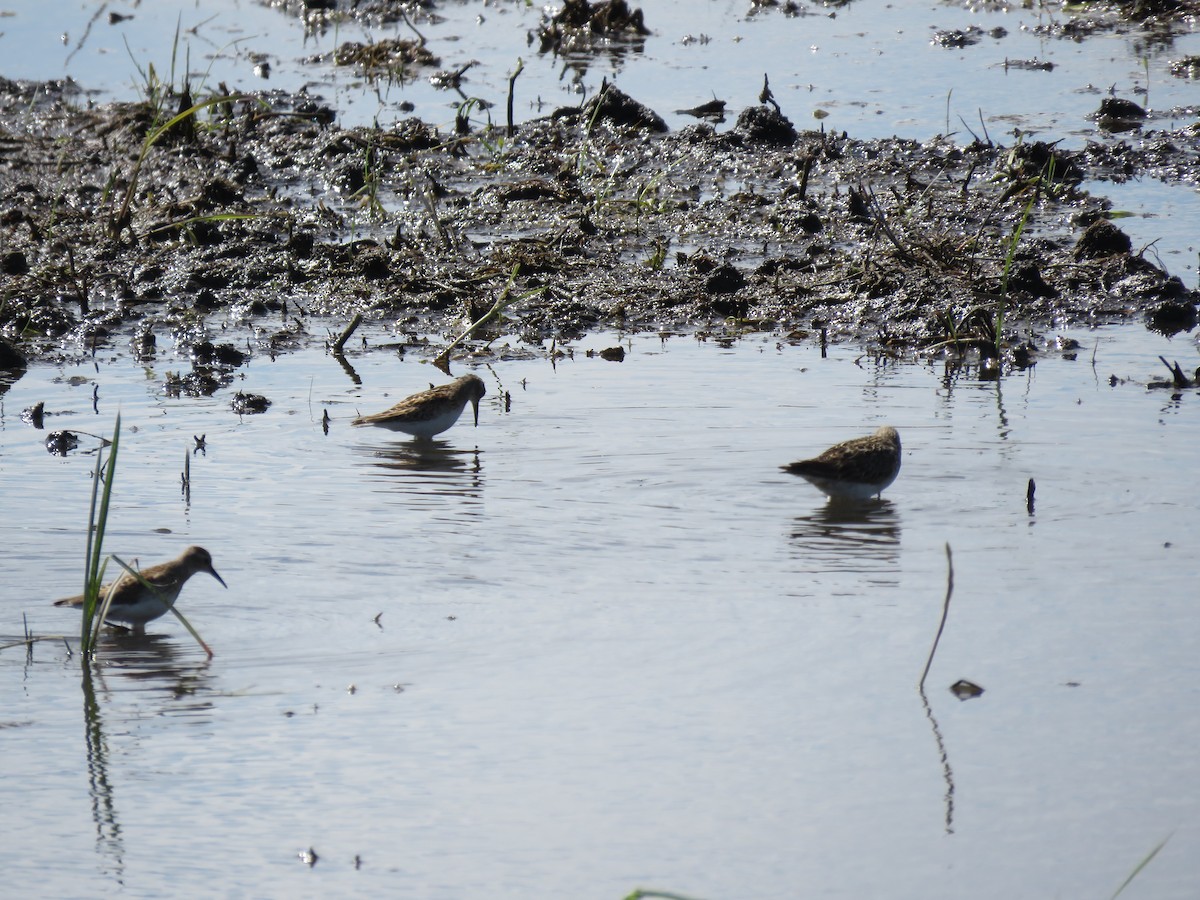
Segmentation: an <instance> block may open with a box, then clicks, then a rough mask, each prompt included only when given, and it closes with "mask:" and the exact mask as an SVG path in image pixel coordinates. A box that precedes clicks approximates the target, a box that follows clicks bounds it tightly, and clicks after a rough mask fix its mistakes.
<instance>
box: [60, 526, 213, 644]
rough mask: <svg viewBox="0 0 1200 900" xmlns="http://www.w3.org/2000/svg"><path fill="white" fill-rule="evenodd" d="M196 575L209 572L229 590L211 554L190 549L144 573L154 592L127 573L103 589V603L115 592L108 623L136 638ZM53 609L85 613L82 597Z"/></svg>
mask: <svg viewBox="0 0 1200 900" xmlns="http://www.w3.org/2000/svg"><path fill="white" fill-rule="evenodd" d="M197 572H207V573H208V574H209V575H211V576H212V577H213V578H215V579H217V581H219V582H221V587H223V588H226V589H228V587H229V586H228V585H227V584H225V579H223V578H222V577H221V576H220V575H218V574H217V570H216V569H214V568H213V564H212V556H211V555H210V554H209V552H208V551H207V550H205V549H204V548H203V547H188V548H187V549H186V550H184V551H183V553H182V554H181V555H180V556H178V557H177V558H175V559H173V560H171V561H170V562H165V563H160V564H159V565H157V566H151V567H150V568H148V569H142V570H141V576H142V578H143V579H144V580H145V581H147V582H149V583H150V584H151V585H153V588H149V587H146V585H145V584H143V583H142V582H141V581H139V580H138V579H137V578H134V577H133V576H132V575H130V574H129V573H128V572H122V574H121V577H120V578H118V579H117V580H116V582H115V583H110V584H106V585H104V587H102V588H100V602H101V603H103V602H104V598H105V597H106V596H107V595H108V591H109V588H110V587H112V591H113V597H112V603H111V604H110V605H109V607H108V616H107V617H106V619H105V621H106V622H108V623H109V624H117V625H127V626H129V627H130V628H132V629H133V631H134V633H135V634H141V633H143V632H144V631H145V627H146V623H147V622H152V621H153V620H155V619H157V618H158V617H159V616H161V615H163V614H165V613H166V612H168V611H169V610H170V609H171V607H172V606H174V605H175V600H176V599H177V598H178V597H179V592H180V591H181V590H183V585H184V584H185V583H186V582H187V580H188V579H189V578H191V577H192V576H193V575H195V574H196V573H197ZM114 584H115V587H114V586H113V585H114ZM54 605H55V606H71V607H74V608H75V609H82V608H83V595H82V594H81V595H80V596H78V597H67V598H65V599H63V600H55V601H54ZM97 611H99V607H97Z"/></svg>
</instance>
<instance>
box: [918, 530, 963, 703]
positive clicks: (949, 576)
mask: <svg viewBox="0 0 1200 900" xmlns="http://www.w3.org/2000/svg"><path fill="white" fill-rule="evenodd" d="M946 566H947V572H946V599H945V601H944V602H943V603H942V621H941V622H939V623H938V630H937V634H936V635H934V638H933V646H932V647H930V648H929V659H927V660H926V661H925V671H924V672H922V673H921V680H920V681H919V682H918V683H917V687H918V689H920V690H921V691H924V690H925V678H926V677H927V676H928V675H929V667H930V666H932V665H933V655H934V654H935V653H937V648H938V641H940V640H941V639H942V631H943V630H945V628H946V617H947V616H949V615H950V597H951V595H952V594H953V593H954V556H953V555H952V554H951V552H950V544H949V543H947V544H946Z"/></svg>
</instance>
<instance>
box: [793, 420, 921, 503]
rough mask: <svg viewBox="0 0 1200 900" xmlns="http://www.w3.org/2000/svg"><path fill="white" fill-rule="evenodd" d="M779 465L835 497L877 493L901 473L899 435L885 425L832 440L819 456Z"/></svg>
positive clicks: (865, 496)
mask: <svg viewBox="0 0 1200 900" xmlns="http://www.w3.org/2000/svg"><path fill="white" fill-rule="evenodd" d="M782 468H783V470H784V471H785V472H791V473H792V474H793V475H799V476H800V477H801V478H804V479H805V480H807V481H808V482H810V483H811V484H814V485H816V486H817V487H818V488H820V489H821V490H822V491H824V492H825V493H826V494H828V495H829V497H830V498H831V499H834V500H867V499H869V498H871V497H878V496H879V495H880V494H881V493H882V492H883V489H884V488H885V487H887V486H888V485H889V484H891V483H892V482H893V481H895V480H896V476H897V475H899V474H900V435H899V434H898V433H897V432H896V429H895V428H892V427H891V426H890V425H884V426H883V427H882V428H879V429H878V430H877V431H876V432H875V433H874V434H872V435H868V436H867V437H861V438H855V439H854V440H851V441H843V442H842V443H840V444H834V445H833V446H832V447H830V448H829V449H828V450H826V451H825V452H824V453H822V454H821V455H820V456H816V457H813V458H812V459H803V460H800V461H799V462H794V463H791V464H789V465H786V466H783V467H782Z"/></svg>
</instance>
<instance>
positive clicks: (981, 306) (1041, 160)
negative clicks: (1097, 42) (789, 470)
mask: <svg viewBox="0 0 1200 900" xmlns="http://www.w3.org/2000/svg"><path fill="white" fill-rule="evenodd" d="M758 99H759V100H760V102H759V103H756V104H753V105H750V106H747V107H745V108H744V109H742V110H741V111H740V112H737V113H735V112H734V111H733V110H730V111H729V112H728V113H727V115H729V117H730V118H731V119H734V118H736V122H735V123H734V124H732V125H731V126H726V127H725V129H724V130H718V128H717V127H715V126H714V125H712V124H709V123H707V122H705V121H703V120H700V121H698V123H697V124H696V125H693V126H690V127H687V128H685V129H682V130H679V131H676V132H667V130H666V127H665V125H663V124H662V119H661V118H660V117H659V116H658V115H657V114H656V113H655V112H654V111H652V110H648V109H646V108H644V107H642V106H641V105H640V104H638V103H637V100H636V98H632V97H628V96H626V95H624V94H623V93H621V92H620V91H619V90H618V89H617V88H616V87H606V89H605V90H603V91H602V92H600V93H599V94H597V95H595V96H593V97H592V98H590V99H589V100H588V101H587V102H586V103H584V104H583V106H582V107H581V108H574V109H560V110H557V111H555V112H554V113H552V114H550V115H547V116H545V117H544V118H541V119H538V120H535V121H530V122H523V123H519V124H518V125H516V126H515V128H514V129H513V133H512V134H511V135H510V134H509V131H508V127H507V125H506V123H504V122H502V121H498V119H503V113H502V111H496V110H493V111H490V112H488V113H487V115H486V116H483V115H482V114H481V112H480V111H479V110H477V109H476V110H470V109H469V110H466V111H465V112H464V114H463V115H462V116H461V117H460V120H459V123H458V127H457V128H456V129H454V130H453V131H451V132H447V131H439V130H438V129H436V128H434V127H432V126H430V125H428V124H426V123H424V122H422V121H420V120H418V119H415V118H409V119H403V118H402V119H400V120H398V121H396V122H395V123H394V124H392V125H388V126H385V127H377V128H347V129H342V128H338V127H336V126H335V125H333V124H332V123H333V122H334V120H335V119H336V114H335V111H334V110H332V109H330V108H329V107H327V106H325V105H324V104H323V103H322V101H321V100H320V98H317V97H308V96H290V95H282V94H279V93H263V94H257V95H246V94H239V93H235V92H229V93H227V94H225V95H224V99H218V98H216V97H208V98H194V99H193V98H191V97H190V96H188V95H187V94H186V93H185V94H184V95H183V96H180V95H179V94H178V93H176V92H174V91H172V90H170V89H169V88H164V89H163V90H162V91H161V92H160V93H159V94H158V95H157V96H152V97H147V98H146V99H145V100H143V101H141V102H137V103H116V104H111V105H105V106H97V107H94V108H93V107H90V106H89V104H88V101H87V97H86V95H85V94H83V93H82V92H81V91H80V90H79V89H78V88H77V87H76V86H75V85H73V84H61V83H49V84H47V83H42V84H30V83H17V82H11V81H3V80H0V114H2V115H3V122H4V125H3V126H2V127H0V208H2V214H0V284H2V285H3V287H2V288H0V330H2V333H3V335H4V337H5V338H6V340H7V342H8V344H9V345H10V346H9V348H8V349H9V351H12V352H15V353H17V354H19V355H20V358H23V359H25V360H36V359H39V358H47V357H54V356H57V355H62V354H67V355H70V354H76V353H79V352H81V351H87V350H88V349H90V348H93V347H96V346H100V345H103V344H106V343H113V344H117V343H120V342H127V343H128V344H129V346H130V348H131V352H132V353H133V355H134V356H135V357H137V358H139V359H150V358H153V356H154V354H155V348H156V342H157V337H156V336H158V335H165V334H168V333H169V334H171V335H172V336H173V337H174V338H176V339H178V340H181V341H182V342H183V344H184V345H185V346H193V345H194V346H197V347H199V348H201V349H200V350H199V351H197V354H196V365H197V366H198V367H201V368H204V367H209V366H212V365H226V366H236V365H237V364H239V361H238V356H237V354H236V353H229V352H228V351H224V352H225V354H226V357H227V359H226V360H225V362H222V361H221V360H220V358H219V357H220V354H218V353H216V351H215V350H214V349H213V348H214V346H217V347H219V346H222V341H224V342H225V343H224V345H230V344H231V343H232V342H231V340H230V338H229V336H228V335H226V336H222V335H221V332H222V331H223V330H224V331H227V332H228V331H231V332H232V333H234V334H237V333H238V331H239V329H243V330H244V334H237V338H236V343H237V344H238V346H240V347H244V348H246V349H247V350H248V351H251V352H253V351H256V350H260V351H268V352H286V350H287V349H288V348H289V347H295V346H300V345H306V344H309V343H311V342H313V341H328V340H329V336H328V334H329V326H328V323H321V324H320V325H316V324H312V323H310V321H309V317H311V316H320V317H331V318H332V319H334V320H344V321H348V320H349V319H350V318H351V317H352V316H353V315H354V314H356V313H361V314H362V315H363V316H364V317H365V318H366V319H367V320H368V321H369V322H370V321H373V322H375V323H377V327H386V328H387V330H388V331H389V332H390V333H391V334H393V335H395V337H396V341H397V342H399V343H400V344H404V343H405V341H406V340H411V341H412V342H414V343H416V341H417V338H416V336H417V335H422V334H439V333H444V334H447V335H450V334H457V333H458V332H460V331H461V330H462V329H463V327H464V325H465V323H467V322H469V321H472V320H474V319H475V318H477V317H478V316H479V315H481V314H482V313H483V312H484V311H486V310H487V309H488V308H489V307H490V306H491V305H492V304H493V302H494V301H495V300H496V298H497V297H498V296H500V294H501V292H503V291H504V290H505V289H506V287H507V289H508V290H509V292H510V295H511V296H513V297H515V298H519V299H517V300H515V301H514V302H513V303H512V304H511V305H510V306H509V307H508V308H507V309H506V311H505V322H504V324H503V325H502V326H500V327H501V328H502V330H503V331H505V332H506V333H510V334H516V335H518V336H519V337H520V338H521V339H522V340H524V341H527V342H529V344H530V345H531V346H532V345H537V346H541V345H543V344H544V342H546V341H547V340H548V339H550V338H555V339H557V340H559V341H563V340H570V339H572V338H575V337H578V336H580V335H582V334H585V333H587V332H590V331H594V330H600V329H604V330H607V329H620V330H628V331H650V330H671V331H676V330H688V331H700V332H711V333H714V334H718V335H722V336H734V337H735V336H736V335H737V334H739V333H744V332H747V331H769V332H774V333H778V334H779V335H780V336H781V337H786V338H788V339H793V340H802V339H806V338H810V337H811V338H813V339H821V340H828V341H845V340H849V341H856V342H859V343H861V344H863V345H864V346H867V347H869V348H874V349H875V350H877V351H879V352H884V353H894V354H902V355H911V354H947V355H951V356H967V357H970V356H972V355H974V356H975V357H977V358H982V359H985V360H988V359H997V360H998V361H999V362H1000V363H1001V365H1002V366H1005V365H1016V366H1022V365H1027V364H1028V363H1029V362H1030V361H1031V359H1035V358H1036V354H1037V353H1038V352H1039V351H1043V350H1045V349H1047V348H1055V347H1056V345H1055V343H1054V337H1053V335H1052V334H1051V333H1050V332H1052V330H1053V329H1058V328H1063V327H1066V326H1069V325H1090V324H1101V323H1112V322H1120V321H1130V320H1135V321H1140V320H1144V321H1146V322H1147V323H1148V324H1149V325H1150V326H1151V327H1154V328H1155V329H1157V330H1161V331H1164V332H1167V333H1174V332H1176V331H1180V330H1185V329H1190V328H1192V327H1194V325H1195V322H1196V306H1197V302H1198V301H1200V295H1198V294H1197V292H1196V291H1194V290H1190V289H1188V288H1187V287H1186V286H1185V285H1184V284H1183V283H1182V282H1181V281H1180V280H1179V279H1178V278H1176V277H1173V276H1171V275H1170V274H1169V273H1167V272H1165V271H1163V270H1162V269H1161V268H1160V267H1159V266H1157V265H1155V264H1154V263H1153V262H1152V261H1151V260H1150V259H1148V258H1147V257H1146V256H1145V255H1144V253H1143V252H1141V251H1142V250H1143V249H1144V248H1138V247H1134V246H1132V245H1131V243H1130V241H1129V239H1128V237H1126V236H1125V235H1124V234H1123V233H1122V232H1120V230H1119V227H1117V226H1116V225H1114V224H1113V223H1111V222H1110V221H1109V220H1108V219H1107V217H1106V216H1107V213H1108V212H1109V208H1110V204H1109V203H1108V201H1106V200H1105V199H1104V198H1103V197H1098V196H1093V195H1090V194H1088V193H1087V192H1085V191H1082V190H1081V189H1080V188H1079V184H1080V183H1081V182H1082V181H1084V180H1090V181H1095V180H1105V179H1111V180H1121V179H1125V178H1129V177H1134V176H1137V175H1141V174H1150V175H1153V176H1155V177H1158V178H1161V179H1165V180H1172V179H1174V180H1186V179H1189V178H1194V175H1193V174H1191V173H1194V172H1195V171H1196V170H1197V155H1198V153H1197V146H1198V143H1200V142H1198V140H1197V127H1196V126H1193V127H1192V128H1189V129H1183V130H1179V131H1175V132H1169V131H1153V130H1148V131H1145V132H1144V133H1141V132H1139V133H1138V134H1137V135H1136V136H1135V137H1131V138H1126V139H1125V140H1121V141H1113V142H1111V143H1106V144H1093V145H1089V147H1088V148H1087V149H1085V150H1083V151H1080V152H1077V153H1067V152H1064V151H1061V150H1059V149H1057V148H1055V147H1054V146H1053V145H1051V144H1046V143H1042V142H1024V141H1021V140H1014V141H1012V142H1010V143H1009V144H1008V145H1002V144H1000V143H998V142H996V141H995V139H994V137H993V136H987V137H983V136H980V137H976V138H974V139H973V140H971V141H970V142H969V143H962V142H958V141H956V140H952V139H948V138H947V139H938V140H933V141H928V142H925V143H918V142H914V141H910V140H902V139H898V138H893V139H888V140H872V141H859V140H855V139H854V138H853V137H851V136H848V135H845V134H829V133H823V132H820V131H799V130H797V129H796V128H795V126H794V125H793V123H791V122H790V121H789V120H788V119H787V118H786V116H785V115H784V114H783V113H782V111H781V110H780V109H779V107H778V106H777V105H776V104H775V103H774V100H773V97H772V96H771V95H770V90H769V85H766V86H765V89H764V93H763V96H762V97H761V98H758ZM195 104H203V105H204V108H202V109H199V110H197V111H195V112H194V113H193V114H192V115H188V116H185V117H184V118H182V120H180V121H179V122H177V123H176V124H175V125H174V126H172V127H171V128H169V129H167V130H165V131H163V132H161V134H160V133H159V130H160V129H161V128H162V126H163V125H164V123H167V122H169V121H170V120H171V118H172V117H173V116H175V114H176V113H178V112H179V111H181V110H186V109H189V108H192V107H193V106H194V105H195ZM709 113H710V114H712V113H713V111H711V110H710V111H709ZM481 118H482V121H480V119H481ZM1018 231H1020V236H1019V237H1017V238H1015V239H1014V235H1016V234H1017V232H1018ZM514 273H515V276H514ZM510 279H512V281H511V284H510ZM997 325H999V327H1000V332H999V334H997V332H996V327H997ZM494 333H495V332H492V334H494ZM487 336H488V335H487V334H486V333H484V334H483V335H482V336H481V337H480V339H479V340H480V341H484V340H486V338H487ZM247 345H248V346H247ZM475 346H476V347H478V346H479V341H477V342H476V343H475ZM239 352H240V351H239ZM214 360H216V361H215V362H214Z"/></svg>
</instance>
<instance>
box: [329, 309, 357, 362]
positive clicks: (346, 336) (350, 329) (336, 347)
mask: <svg viewBox="0 0 1200 900" xmlns="http://www.w3.org/2000/svg"><path fill="white" fill-rule="evenodd" d="M360 324H362V313H355V314H354V318H353V319H351V320H350V324H349V325H347V326H346V330H345V331H343V332H342V336H341V337H339V338H338V339H337V340H336V341H334V342H333V352H334V354H335V355H337V356H340V355H341V353H342V348H343V347H345V346H346V341H348V340H350V335H352V334H354V329H356V328H358V326H359V325H360Z"/></svg>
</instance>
